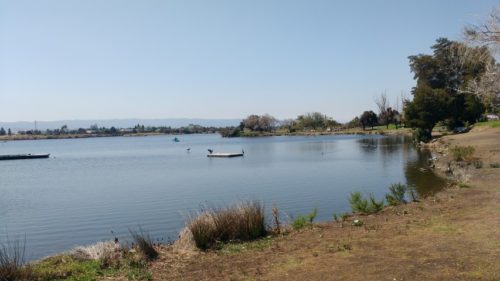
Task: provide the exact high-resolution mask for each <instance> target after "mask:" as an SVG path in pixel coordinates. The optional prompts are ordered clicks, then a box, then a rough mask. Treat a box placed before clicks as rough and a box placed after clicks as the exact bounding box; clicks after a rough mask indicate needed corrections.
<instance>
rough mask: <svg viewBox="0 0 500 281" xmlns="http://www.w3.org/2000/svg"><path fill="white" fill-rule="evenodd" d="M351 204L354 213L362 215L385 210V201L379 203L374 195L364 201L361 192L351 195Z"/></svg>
mask: <svg viewBox="0 0 500 281" xmlns="http://www.w3.org/2000/svg"><path fill="white" fill-rule="evenodd" d="M349 203H351V208H352V211H353V212H359V213H362V214H373V213H378V212H380V211H381V210H382V209H383V208H384V200H381V201H377V200H376V199H375V196H374V195H373V194H370V197H369V198H368V199H363V196H362V195H361V193H360V192H353V193H351V198H349Z"/></svg>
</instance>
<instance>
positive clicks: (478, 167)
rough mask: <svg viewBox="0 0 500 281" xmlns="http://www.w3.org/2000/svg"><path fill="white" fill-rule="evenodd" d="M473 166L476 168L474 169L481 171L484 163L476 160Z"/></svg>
mask: <svg viewBox="0 0 500 281" xmlns="http://www.w3.org/2000/svg"><path fill="white" fill-rule="evenodd" d="M472 165H473V166H474V168H476V169H481V168H482V167H483V161H481V160H474V161H473V162H472Z"/></svg>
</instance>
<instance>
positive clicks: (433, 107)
mask: <svg viewBox="0 0 500 281" xmlns="http://www.w3.org/2000/svg"><path fill="white" fill-rule="evenodd" d="M432 49H433V55H422V54H420V55H416V56H410V57H409V60H410V68H411V71H412V72H413V73H414V74H415V77H414V78H415V79H416V80H417V85H416V86H415V87H414V88H413V90H412V95H413V100H412V101H408V100H407V101H406V102H405V118H406V120H407V123H408V125H409V126H411V127H413V128H416V129H417V136H418V138H419V139H420V140H424V141H426V140H430V138H431V133H432V129H433V128H434V126H435V125H436V123H437V122H439V121H445V122H446V124H447V125H448V126H449V127H456V126H463V125H464V123H466V122H468V123H474V122H475V121H476V120H477V119H478V118H479V117H480V116H481V114H482V113H483V112H484V106H483V105H482V103H481V100H480V99H479V98H478V97H477V95H474V94H473V93H471V92H470V91H468V90H467V88H468V85H469V84H470V83H471V82H472V81H474V80H475V79H476V78H478V77H480V76H481V75H482V74H483V73H484V72H485V71H486V69H487V66H488V65H489V64H490V63H491V60H493V57H492V56H491V55H489V51H488V50H487V48H486V47H469V46H467V45H465V44H463V43H460V42H454V41H450V40H448V39H446V38H439V39H438V40H437V41H436V44H434V45H433V46H432ZM485 54H488V56H486V55H485Z"/></svg>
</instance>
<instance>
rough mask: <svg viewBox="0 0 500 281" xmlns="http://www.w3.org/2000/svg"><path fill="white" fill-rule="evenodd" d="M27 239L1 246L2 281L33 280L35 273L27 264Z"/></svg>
mask: <svg viewBox="0 0 500 281" xmlns="http://www.w3.org/2000/svg"><path fill="white" fill-rule="evenodd" d="M25 245H26V238H24V240H23V241H20V240H18V239H16V240H14V241H10V240H8V239H7V242H6V243H5V244H0V280H2V281H15V280H31V279H32V278H33V279H34V273H33V271H32V269H31V267H30V266H28V265H26V264H25V260H24V253H25V249H26V248H25Z"/></svg>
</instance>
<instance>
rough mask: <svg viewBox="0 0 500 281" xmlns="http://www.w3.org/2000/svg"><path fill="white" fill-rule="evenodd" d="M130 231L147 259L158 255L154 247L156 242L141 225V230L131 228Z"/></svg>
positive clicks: (152, 258)
mask: <svg viewBox="0 0 500 281" xmlns="http://www.w3.org/2000/svg"><path fill="white" fill-rule="evenodd" d="M129 232H130V235H131V236H132V240H133V241H134V243H135V245H137V248H138V249H139V251H140V252H141V253H142V254H143V255H144V257H145V258H146V259H147V260H154V259H156V258H157V257H158V252H157V251H156V249H155V248H154V242H153V239H152V238H151V236H150V235H149V233H147V232H145V231H144V230H143V229H142V228H141V227H140V226H139V231H135V230H129Z"/></svg>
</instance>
